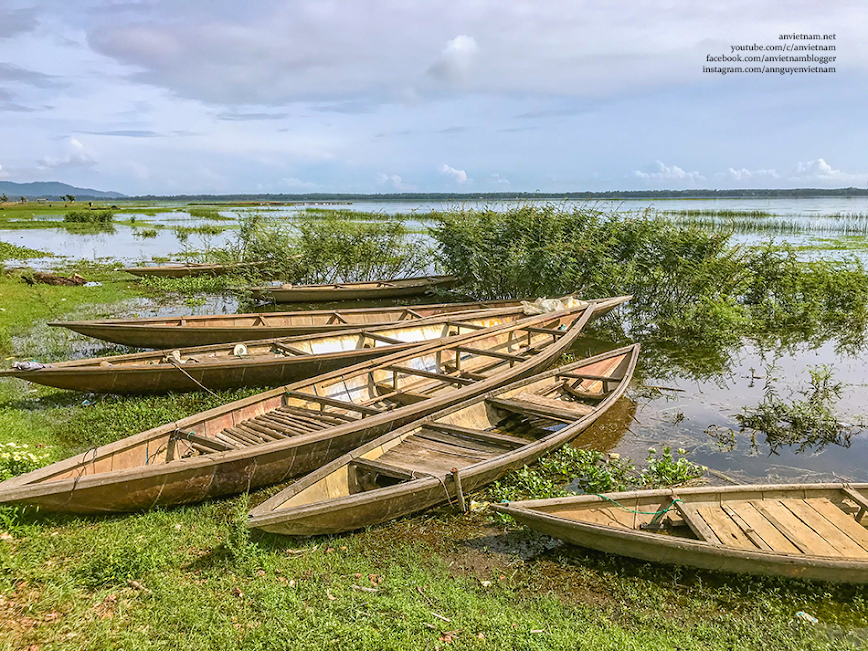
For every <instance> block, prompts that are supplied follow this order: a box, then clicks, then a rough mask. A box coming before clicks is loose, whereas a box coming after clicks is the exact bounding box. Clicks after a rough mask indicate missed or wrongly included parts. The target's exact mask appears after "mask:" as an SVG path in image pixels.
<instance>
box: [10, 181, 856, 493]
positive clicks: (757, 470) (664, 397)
mask: <svg viewBox="0 0 868 651" xmlns="http://www.w3.org/2000/svg"><path fill="white" fill-rule="evenodd" d="M524 203H536V202H527V201H526V202H524ZM539 203H557V204H558V205H564V206H565V207H567V208H569V207H571V206H574V205H575V206H582V205H587V202H578V201H564V202H559V201H554V202H552V201H551V200H546V201H541V202H539ZM514 205H515V203H514V202H490V203H472V202H461V203H457V202H436V203H420V202H383V203H368V202H357V203H353V204H351V205H345V206H334V207H335V208H342V209H349V210H355V211H365V212H381V213H387V214H394V213H414V214H415V215H417V216H418V217H417V220H414V222H415V223H417V224H418V225H420V226H421V225H424V224H425V214H426V213H430V212H431V211H432V210H435V211H440V210H448V209H455V208H464V209H470V208H494V209H496V210H505V209H508V208H510V207H513V206H514ZM591 205H594V206H595V207H598V208H601V209H613V208H614V209H617V210H620V211H639V210H645V209H648V208H653V209H656V210H659V211H680V210H706V209H710V210H724V209H725V210H738V211H751V210H763V211H767V212H771V213H775V214H777V215H782V216H787V217H788V218H791V219H795V220H804V221H805V223H807V224H823V223H826V222H828V220H825V221H824V218H823V215H829V214H836V213H847V214H856V215H859V214H861V215H866V216H868V198H866V197H860V198H829V199H827V198H822V199H765V198H763V199H755V200H754V199H737V200H663V201H649V200H642V201H618V202H593V203H592V204H591ZM303 209H304V206H301V207H298V208H292V207H278V208H257V209H256V210H262V211H263V212H268V213H269V214H275V215H280V216H285V217H286V218H287V219H291V218H292V217H293V215H294V213H296V212H297V211H298V210H303ZM241 211H242V210H239V209H232V210H227V211H221V212H223V213H224V214H226V215H227V216H228V215H232V214H238V213H239V212H241ZM140 220H141V221H149V222H152V223H154V224H164V225H165V226H167V227H169V229H166V230H159V231H158V234H157V237H156V238H152V239H140V238H138V237H136V236H135V235H134V232H135V229H134V228H131V227H129V226H123V225H119V226H117V227H116V228H115V231H114V233H90V234H72V233H68V232H66V231H65V230H63V229H59V228H46V229H39V230H3V231H0V240H4V241H6V242H10V243H13V244H18V245H21V246H28V247H31V248H37V249H43V250H50V251H53V252H56V253H59V254H62V255H64V256H66V257H68V258H71V259H98V258H109V257H111V258H116V259H120V260H122V261H123V262H125V263H139V262H143V261H147V260H150V259H152V258H154V257H173V258H175V259H183V257H184V254H185V252H186V253H190V252H191V251H194V250H197V249H202V248H203V247H206V246H211V247H215V248H216V247H219V246H222V245H223V244H224V243H225V242H227V241H229V240H231V239H232V238H233V237H234V235H235V232H234V231H233V230H228V231H225V232H224V233H222V234H220V235H207V236H201V235H196V234H191V235H189V236H188V238H187V239H186V240H185V241H182V240H181V239H180V238H179V237H178V236H177V235H176V234H175V233H174V232H173V231H172V230H170V228H171V227H172V226H175V225H196V224H199V223H212V224H213V223H215V222H207V221H200V220H193V219H191V218H189V217H188V216H185V215H183V214H179V213H168V214H160V215H157V216H144V215H143V216H141V217H140ZM216 223H218V224H219V223H222V222H216ZM819 231H821V232H820V233H818V234H816V235H812V234H811V233H800V234H796V235H792V236H777V237H775V239H776V240H786V241H789V242H792V243H793V244H796V245H804V244H810V243H812V242H815V241H816V240H817V239H818V238H820V237H822V238H826V239H827V240H828V239H829V238H830V234H829V233H828V232H826V231H825V230H824V229H823V228H820V229H819ZM765 239H768V238H767V237H763V236H754V235H750V234H741V235H738V234H737V235H736V236H735V238H734V241H738V242H741V243H747V244H750V243H752V242H756V241H757V240H765ZM832 239H834V238H832ZM841 255H842V254H841V252H839V251H836V250H833V249H831V248H830V249H829V250H828V251H826V250H823V249H822V248H819V249H817V248H815V249H814V250H813V251H810V252H809V256H810V257H812V258H828V259H834V258H838V257H840V256H841ZM34 262H37V263H40V264H42V265H46V266H50V265H51V264H52V262H51V260H50V259H46V260H42V261H34ZM235 305H236V304H235V302H234V301H233V299H232V298H231V297H222V298H215V299H209V301H208V302H207V303H206V304H205V305H203V306H199V307H198V308H196V309H191V308H189V307H187V306H185V305H183V304H178V305H174V306H169V307H167V306H159V307H158V306H153V305H150V304H147V303H142V302H137V303H136V304H135V305H134V306H131V310H130V314H132V313H135V314H137V315H140V316H150V315H157V314H173V315H180V314H188V313H191V312H197V313H213V312H218V311H233V310H234V309H235ZM284 309H293V308H289V307H284ZM118 316H122V315H118ZM69 343H70V346H71V348H72V349H73V350H74V351H75V352H76V356H79V357H80V356H87V355H92V354H93V351H94V345H93V342H92V341H89V340H86V339H85V338H83V337H79V336H78V335H72V336H71V337H70V341H69ZM607 346H610V343H609V342H599V341H588V342H586V343H585V344H584V345H583V346H580V347H579V349H578V350H577V351H576V352H577V354H591V353H592V352H597V351H598V350H600V349H605V348H606V347H607ZM770 362H774V364H775V366H776V369H777V370H776V371H775V375H776V377H777V378H778V379H777V381H776V383H775V386H776V388H777V390H778V393H779V394H780V395H781V397H783V398H788V397H791V398H800V397H802V396H800V395H799V393H798V392H799V391H801V390H804V389H805V388H806V387H807V385H808V380H809V374H808V369H809V368H810V367H812V366H818V365H824V364H825V365H831V366H833V368H834V377H835V379H836V380H839V381H842V382H845V383H846V385H847V388H846V390H845V392H844V395H843V397H842V399H841V401H840V402H839V404H838V407H837V411H838V414H839V416H840V418H841V419H842V420H844V421H846V422H850V423H857V422H859V421H860V418H862V417H865V418H866V420H868V380H866V378H868V357H866V355H865V354H864V351H859V352H856V353H853V352H850V353H843V352H841V351H838V350H836V347H835V345H834V343H833V342H827V343H825V344H823V345H821V346H820V347H818V348H811V347H810V346H808V345H802V346H795V347H792V348H790V349H787V350H765V351H763V350H759V349H757V348H756V347H754V346H751V345H745V346H743V347H742V348H740V349H737V350H734V351H732V353H731V359H730V362H729V365H728V368H727V369H726V370H725V371H723V372H721V373H719V374H717V375H715V376H713V377H711V378H707V379H702V380H697V379H693V378H691V377H689V376H688V375H685V374H682V375H679V374H678V373H674V374H673V373H666V374H665V375H666V377H662V378H654V377H646V384H648V385H652V386H661V387H665V389H664V390H663V391H661V392H660V393H659V394H657V395H654V396H652V397H643V395H640V394H639V393H638V392H634V395H633V397H632V399H631V400H629V401H628V400H625V401H623V402H622V403H621V404H619V405H617V406H616V408H614V409H613V410H612V411H611V412H610V414H608V415H607V418H605V419H603V421H602V422H601V423H599V424H598V425H597V426H595V427H594V428H593V429H592V430H590V431H588V432H587V433H585V434H584V435H583V436H582V437H581V439H580V440H579V441H578V442H577V445H580V446H590V447H595V448H597V449H600V450H603V451H609V452H615V453H619V454H622V455H623V456H629V457H631V458H632V459H633V460H634V461H636V462H637V463H640V462H641V461H642V460H643V459H644V458H645V456H646V454H647V451H648V448H649V447H654V448H656V449H657V450H658V451H659V450H661V449H662V447H663V446H665V445H669V446H671V447H672V448H673V449H675V448H678V447H683V448H685V449H687V450H688V452H689V457H690V458H691V459H692V460H695V461H697V462H699V463H702V464H705V465H708V466H709V467H710V468H712V469H713V470H715V471H716V472H717V473H722V474H723V475H725V476H728V477H730V478H732V479H733V480H734V481H757V480H762V481H766V480H768V481H784V482H799V481H868V463H866V462H868V436H866V435H864V434H859V435H856V436H854V437H853V438H852V440H851V444H850V446H849V447H842V446H838V445H829V446H827V447H825V448H824V449H822V450H808V451H805V452H801V453H799V452H797V451H795V450H793V449H781V450H778V453H777V454H770V448H769V446H768V444H767V443H766V442H765V440H764V438H763V436H762V435H758V436H757V438H756V441H755V442H753V443H754V444H753V445H752V440H751V436H750V434H748V433H744V432H739V426H738V423H737V421H736V419H735V416H736V414H739V413H741V411H742V409H743V408H745V407H750V406H756V405H757V404H759V403H760V402H761V400H762V398H763V391H764V385H765V377H766V375H767V372H768V370H767V366H768V365H769V363H770ZM668 389H680V391H671V390H668ZM643 394H644V392H643ZM710 426H711V427H716V428H717V431H718V432H721V431H722V432H726V431H727V428H731V429H732V430H733V435H732V436H731V437H730V438H728V439H727V440H724V441H723V442H720V441H719V440H717V439H715V438H714V437H712V436H709V434H708V433H706V430H707V429H708V428H709V427H710ZM724 438H726V437H724ZM711 479H712V480H713V481H715V482H717V483H720V482H721V481H725V480H722V479H721V476H720V474H715V475H713V476H712V477H711Z"/></svg>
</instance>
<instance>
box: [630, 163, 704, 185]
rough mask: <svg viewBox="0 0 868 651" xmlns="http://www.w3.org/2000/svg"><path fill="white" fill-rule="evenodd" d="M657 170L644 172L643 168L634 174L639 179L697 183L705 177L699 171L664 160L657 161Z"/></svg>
mask: <svg viewBox="0 0 868 651" xmlns="http://www.w3.org/2000/svg"><path fill="white" fill-rule="evenodd" d="M655 165H656V170H657V171H655V172H643V171H641V170H635V171H634V172H633V176H635V177H636V178H638V179H646V180H651V181H689V182H690V183H696V182H697V181H704V180H705V177H704V176H702V174H700V173H699V172H686V171H685V170H683V169H681V168H680V167H678V166H677V165H672V166H671V167H670V166H669V165H666V164H665V163H663V161H659V160H658V161H657V162H656V163H655Z"/></svg>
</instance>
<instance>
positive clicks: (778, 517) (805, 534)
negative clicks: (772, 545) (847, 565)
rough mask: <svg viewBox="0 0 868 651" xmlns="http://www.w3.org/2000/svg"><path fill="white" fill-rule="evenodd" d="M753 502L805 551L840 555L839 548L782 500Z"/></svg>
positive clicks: (815, 553) (776, 526)
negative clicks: (802, 519)
mask: <svg viewBox="0 0 868 651" xmlns="http://www.w3.org/2000/svg"><path fill="white" fill-rule="evenodd" d="M751 504H753V505H754V507H756V509H757V510H758V511H759V512H760V513H762V514H763V515H764V516H765V518H766V520H768V521H769V522H771V523H772V524H773V525H774V526H775V528H776V529H777V530H778V531H780V532H781V533H782V534H784V535H785V536H786V537H787V538H789V539H790V542H792V543H793V544H794V545H795V546H796V547H798V548H799V549H801V550H802V552H803V553H805V554H810V555H813V556H840V554H839V553H838V550H836V549H835V548H834V547H833V546H832V545H830V544H829V543H827V542H826V541H825V540H823V538H822V537H821V536H819V535H818V534H817V533H816V532H815V531H814V530H813V529H811V528H810V527H809V526H808V525H806V524H805V523H804V522H802V521H801V520H800V519H799V518H797V517H796V516H795V515H793V513H792V511H790V510H789V509H788V508H787V507H786V506H784V505H783V504H782V503H781V500H752V501H751Z"/></svg>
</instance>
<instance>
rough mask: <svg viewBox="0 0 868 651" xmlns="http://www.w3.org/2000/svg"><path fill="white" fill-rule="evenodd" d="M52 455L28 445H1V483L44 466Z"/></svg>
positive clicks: (11, 443) (10, 443)
mask: <svg viewBox="0 0 868 651" xmlns="http://www.w3.org/2000/svg"><path fill="white" fill-rule="evenodd" d="M50 457H51V453H50V451H49V450H48V449H46V448H42V449H39V448H33V447H31V446H30V445H28V444H27V443H14V442H9V443H0V481H5V480H7V479H9V478H11V477H16V476H17V475H23V474H24V473H27V472H31V471H33V470H36V469H37V468H41V467H42V466H44V465H45V464H46V463H47V462H48V459H49V458H50Z"/></svg>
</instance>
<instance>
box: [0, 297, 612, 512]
mask: <svg viewBox="0 0 868 651" xmlns="http://www.w3.org/2000/svg"><path fill="white" fill-rule="evenodd" d="M618 300H620V299H618ZM598 304H600V305H601V306H602V307H605V306H606V301H605V300H603V301H600V302H599V303H598V302H591V303H590V305H589V306H588V307H587V308H573V309H571V310H567V311H562V312H556V313H551V314H544V315H539V316H535V317H528V318H525V319H521V320H519V321H516V322H514V323H509V324H505V325H501V326H495V327H493V328H486V329H485V330H483V331H479V332H471V333H467V334H464V335H459V336H456V337H449V338H448V339H446V340H438V341H435V342H431V343H426V344H420V345H419V346H417V347H415V348H413V349H412V350H410V351H403V352H399V353H395V354H393V355H388V356H386V357H383V358H380V359H378V360H374V361H372V362H362V363H360V364H356V365H355V366H351V367H349V368H346V369H341V370H337V371H332V372H330V373H326V374H323V375H320V376H318V377H316V378H314V379H312V380H304V381H301V382H295V383H293V384H288V385H286V386H283V387H280V388H278V389H272V390H270V391H265V392H263V393H260V394H257V395H255V396H251V397H249V398H245V399H243V400H238V401H235V402H231V403H228V404H226V405H223V406H221V407H217V408H215V409H211V410H209V411H206V412H203V413H201V414H197V415H195V416H190V417H188V418H183V419H180V420H178V421H176V422H172V423H166V424H164V425H161V426H159V427H156V428H153V429H150V430H147V431H145V432H141V433H139V434H134V435H132V436H129V437H127V438H125V439H122V440H120V441H116V442H115V443H111V444H109V445H105V446H100V447H98V448H94V449H91V450H88V451H87V452H84V453H82V454H79V455H76V456H74V457H71V458H69V459H66V460H65V461H59V462H57V463H54V464H52V465H50V466H46V467H45V468H41V469H39V470H36V471H33V472H30V473H27V474H25V475H21V476H18V477H14V478H12V479H9V480H7V481H5V482H3V483H2V484H0V503H10V504H29V505H33V506H38V507H40V508H43V509H46V510H50V511H71V512H78V513H99V512H112V511H134V510H140V509H146V508H149V507H153V506H159V505H171V504H182V503H188V502H196V501H199V500H203V499H207V498H211V497H217V496H220V495H227V494H232V493H237V492H241V491H244V490H248V489H251V488H256V487H259V486H266V485H269V484H274V483H279V482H281V481H284V480H286V479H289V478H291V477H294V476H298V475H302V474H306V473H308V472H311V471H312V470H315V469H316V468H319V467H320V466H322V465H323V464H325V463H328V462H329V461H331V460H332V459H334V458H336V457H338V456H340V455H342V454H344V453H346V452H348V451H350V450H352V449H354V448H357V447H358V446H360V445H362V444H363V443H365V442H367V441H369V440H371V439H373V438H376V437H377V436H380V435H382V434H384V433H386V432H387V431H389V430H391V429H394V428H396V427H401V426H403V425H406V424H407V423H409V422H412V421H413V420H416V419H418V418H422V417H424V416H426V415H428V414H430V413H433V412H435V411H437V410H439V409H444V408H446V407H448V406H450V405H452V404H455V403H457V402H461V401H462V400H467V399H469V398H472V397H474V396H476V395H480V394H482V393H485V392H486V391H490V390H491V389H494V388H496V387H498V386H502V385H503V384H507V383H509V382H512V381H515V380H517V379H519V378H522V377H527V376H530V375H533V374H534V373H536V372H538V371H540V370H541V369H543V368H545V367H547V366H549V365H550V364H551V363H552V362H554V360H555V359H557V358H558V357H559V356H560V355H561V354H562V353H563V352H564V351H565V350H567V349H569V347H570V346H571V345H572V344H573V343H574V342H575V341H576V340H577V339H578V337H579V334H580V332H581V330H582V328H583V327H584V325H585V324H586V323H587V322H588V320H589V319H590V318H591V316H592V315H593V313H594V310H595V309H596V307H597V305H598ZM561 326H564V328H563V329H561Z"/></svg>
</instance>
